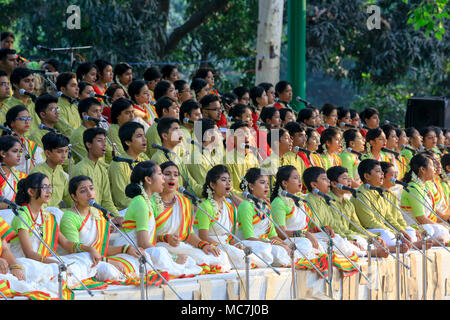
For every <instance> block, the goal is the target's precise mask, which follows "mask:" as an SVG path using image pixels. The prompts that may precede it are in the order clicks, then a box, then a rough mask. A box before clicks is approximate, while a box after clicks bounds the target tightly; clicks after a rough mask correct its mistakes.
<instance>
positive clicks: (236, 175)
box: [223, 149, 259, 197]
mask: <svg viewBox="0 0 450 320" xmlns="http://www.w3.org/2000/svg"><path fill="white" fill-rule="evenodd" d="M223 164H224V165H225V166H226V167H227V168H228V170H229V171H230V177H231V191H232V192H233V194H235V195H237V196H239V197H240V196H241V195H242V190H241V188H240V187H239V185H240V183H241V181H242V179H243V178H244V176H245V174H246V173H247V171H248V170H249V169H250V168H258V167H259V161H258V158H257V156H256V155H255V154H254V153H253V152H251V151H249V152H247V154H246V155H244V154H242V153H240V152H238V151H237V150H236V149H233V150H232V151H229V152H227V153H226V154H225V155H224V157H223Z"/></svg>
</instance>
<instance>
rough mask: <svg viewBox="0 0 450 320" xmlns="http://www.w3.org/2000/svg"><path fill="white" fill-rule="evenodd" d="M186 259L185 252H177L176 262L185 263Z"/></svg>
mask: <svg viewBox="0 0 450 320" xmlns="http://www.w3.org/2000/svg"><path fill="white" fill-rule="evenodd" d="M186 260H187V255H185V254H179V255H178V257H177V261H176V263H178V264H184V263H186Z"/></svg>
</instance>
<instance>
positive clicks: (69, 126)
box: [55, 72, 81, 137]
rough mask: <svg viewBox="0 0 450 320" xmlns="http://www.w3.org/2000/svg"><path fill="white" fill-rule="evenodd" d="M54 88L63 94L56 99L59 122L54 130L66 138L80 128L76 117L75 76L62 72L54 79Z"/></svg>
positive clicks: (76, 84)
mask: <svg viewBox="0 0 450 320" xmlns="http://www.w3.org/2000/svg"><path fill="white" fill-rule="evenodd" d="M56 88H57V89H58V91H60V92H61V93H63V94H64V96H61V97H60V98H59V99H58V107H59V121H58V123H57V124H56V125H55V128H56V129H58V130H59V131H61V132H62V133H63V134H64V135H65V136H66V137H70V136H71V134H72V131H73V130H75V129H76V128H78V127H79V126H81V119H80V117H78V116H77V115H78V108H77V106H76V104H75V101H76V99H78V94H79V88H78V82H77V76H76V74H75V73H73V72H63V73H61V74H60V75H59V76H58V78H56Z"/></svg>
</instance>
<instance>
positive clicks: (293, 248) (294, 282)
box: [267, 215, 327, 300]
mask: <svg viewBox="0 0 450 320" xmlns="http://www.w3.org/2000/svg"><path fill="white" fill-rule="evenodd" d="M267 218H269V220H270V221H271V222H272V223H273V224H274V225H275V227H277V228H278V230H280V232H281V233H282V234H283V236H284V237H285V238H286V239H287V240H288V241H289V244H290V247H291V253H290V258H291V270H292V287H293V289H292V291H293V299H294V300H296V299H297V282H296V277H295V261H294V254H295V250H297V251H298V252H299V253H300V254H301V255H302V256H303V257H304V258H305V259H306V260H308V262H309V263H310V264H311V265H312V266H313V268H314V269H315V270H316V271H317V272H318V273H319V275H320V276H321V277H322V278H323V279H324V280H325V281H327V278H326V277H325V275H324V274H323V273H322V272H321V271H320V270H319V269H318V268H317V267H316V266H315V265H314V264H313V263H312V262H311V260H309V259H308V257H307V256H306V255H305V254H304V253H303V252H302V251H301V250H300V249H299V248H298V247H297V245H296V244H295V242H294V241H292V240H291V238H290V237H289V236H288V235H287V234H286V232H284V230H283V229H281V228H280V226H279V225H278V224H277V223H275V221H274V220H273V219H272V218H271V217H270V216H269V215H267Z"/></svg>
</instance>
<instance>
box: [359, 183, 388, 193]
mask: <svg viewBox="0 0 450 320" xmlns="http://www.w3.org/2000/svg"><path fill="white" fill-rule="evenodd" d="M364 187H365V188H366V189H369V190H375V191H378V192H379V193H382V192H384V191H386V190H384V189H383V188H379V187H375V186H372V185H370V184H368V183H365V184H364Z"/></svg>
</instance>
